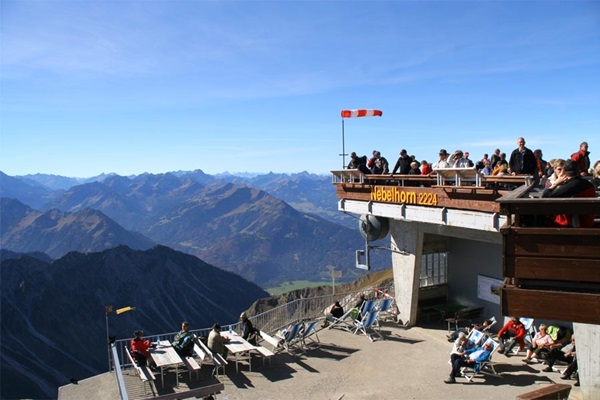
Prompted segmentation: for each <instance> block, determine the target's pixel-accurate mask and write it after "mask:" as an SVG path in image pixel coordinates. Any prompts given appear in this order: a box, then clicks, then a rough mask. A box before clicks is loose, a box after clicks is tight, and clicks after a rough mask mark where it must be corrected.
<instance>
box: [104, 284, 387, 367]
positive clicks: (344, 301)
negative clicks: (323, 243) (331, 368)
mask: <svg viewBox="0 0 600 400" xmlns="http://www.w3.org/2000/svg"><path fill="white" fill-rule="evenodd" d="M376 289H380V290H386V291H387V292H388V293H389V294H390V295H392V296H393V293H394V285H393V284H389V286H387V287H377V288H376V287H373V286H370V287H368V288H365V289H361V290H354V291H349V292H344V293H336V294H335V295H334V294H329V295H323V296H316V297H306V298H300V299H295V300H292V301H290V302H288V303H286V304H282V305H280V306H277V307H274V308H272V309H270V310H268V311H265V312H263V313H260V314H257V315H254V316H249V317H248V318H249V319H250V321H251V322H252V325H253V326H254V327H256V328H257V329H259V330H261V331H264V332H267V333H269V334H272V333H274V332H277V331H279V330H280V329H282V328H286V327H287V326H289V325H290V324H292V323H294V322H296V321H302V320H307V319H316V318H319V317H323V316H324V315H323V312H324V311H325V310H327V309H328V307H329V306H330V305H331V304H333V303H334V302H335V301H339V302H340V304H341V305H342V307H344V308H348V307H351V306H353V302H355V301H356V300H357V297H358V295H359V294H361V293H364V294H365V295H367V294H369V293H371V292H373V291H374V290H376ZM229 326H230V325H222V326H221V329H222V330H223V331H227V330H228V329H229ZM231 328H232V329H233V330H236V331H237V330H239V329H240V328H241V324H240V323H239V322H237V323H235V324H231ZM211 329H212V328H211V327H208V328H202V329H194V330H192V329H190V332H192V333H194V334H196V336H198V337H200V336H208V334H209V333H210V331H211ZM176 334H177V332H169V333H162V334H160V335H153V336H147V337H146V338H147V339H148V340H150V341H156V339H157V338H158V337H159V336H160V338H161V340H169V341H172V340H173V338H174V337H175V335H176ZM130 340H131V339H120V340H117V341H115V347H116V348H117V350H118V351H119V353H120V354H121V358H120V359H121V360H124V363H123V364H121V367H128V366H131V363H130V362H128V361H126V360H127V358H125V357H123V356H124V354H125V353H124V352H125V350H126V348H127V345H128V344H129V342H130ZM117 364H118V363H116V364H115V369H117V368H116V367H117Z"/></svg>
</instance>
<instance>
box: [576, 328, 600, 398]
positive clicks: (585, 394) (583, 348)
mask: <svg viewBox="0 0 600 400" xmlns="http://www.w3.org/2000/svg"><path fill="white" fill-rule="evenodd" d="M573 331H574V333H575V346H576V348H577V367H578V368H579V382H580V384H581V387H580V389H581V399H582V400H596V399H600V325H590V324H580V323H577V322H575V323H573Z"/></svg>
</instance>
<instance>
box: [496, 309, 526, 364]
mask: <svg viewBox="0 0 600 400" xmlns="http://www.w3.org/2000/svg"><path fill="white" fill-rule="evenodd" d="M525 333H526V332H525V326H523V323H522V322H521V321H520V320H519V318H518V317H511V318H510V321H508V322H507V323H506V324H505V325H504V326H503V327H502V329H500V330H499V331H498V341H499V342H500V350H498V353H500V354H504V355H505V356H506V357H510V351H511V350H512V349H513V347H515V345H516V344H517V343H519V350H520V351H522V350H523V349H524V348H525V341H524V339H525ZM505 340H506V341H507V342H506V343H505V342H504V341H505Z"/></svg>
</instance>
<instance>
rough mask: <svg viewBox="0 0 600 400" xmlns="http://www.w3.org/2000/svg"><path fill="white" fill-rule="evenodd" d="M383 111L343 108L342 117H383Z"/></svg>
mask: <svg viewBox="0 0 600 400" xmlns="http://www.w3.org/2000/svg"><path fill="white" fill-rule="evenodd" d="M382 115H383V112H382V111H380V110H342V118H357V117H381V116H382Z"/></svg>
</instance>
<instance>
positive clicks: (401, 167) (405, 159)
mask: <svg viewBox="0 0 600 400" xmlns="http://www.w3.org/2000/svg"><path fill="white" fill-rule="evenodd" d="M412 161H413V160H412V158H410V157H409V155H408V152H407V151H406V150H404V149H402V151H401V152H400V158H398V161H396V165H395V166H394V170H393V171H392V175H393V174H395V173H396V171H398V173H399V174H401V175H406V174H408V171H410V163H411V162H412Z"/></svg>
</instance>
